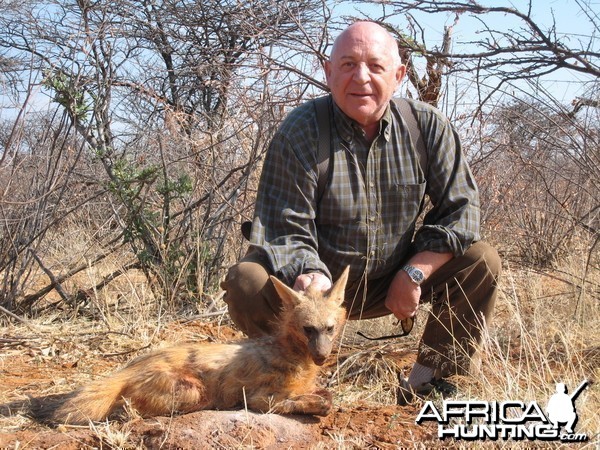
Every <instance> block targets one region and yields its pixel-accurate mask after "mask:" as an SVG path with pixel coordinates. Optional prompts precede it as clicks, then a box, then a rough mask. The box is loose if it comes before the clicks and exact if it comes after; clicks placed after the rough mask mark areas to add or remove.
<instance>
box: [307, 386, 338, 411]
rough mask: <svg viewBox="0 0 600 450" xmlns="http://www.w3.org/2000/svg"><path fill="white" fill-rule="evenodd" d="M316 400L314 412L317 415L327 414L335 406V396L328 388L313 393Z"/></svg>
mask: <svg viewBox="0 0 600 450" xmlns="http://www.w3.org/2000/svg"><path fill="white" fill-rule="evenodd" d="M313 396H314V397H315V400H314V402H313V406H314V410H313V411H311V412H312V414H314V415H316V416H326V415H328V414H329V413H330V412H331V408H332V407H333V396H332V395H331V392H329V391H328V390H327V389H319V390H317V391H315V392H314V393H313Z"/></svg>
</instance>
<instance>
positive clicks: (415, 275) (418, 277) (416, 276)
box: [411, 268, 425, 283]
mask: <svg viewBox="0 0 600 450" xmlns="http://www.w3.org/2000/svg"><path fill="white" fill-rule="evenodd" d="M411 278H412V279H413V280H415V282H416V283H421V281H423V278H425V275H423V272H421V271H420V270H419V269H416V268H413V270H412V274H411Z"/></svg>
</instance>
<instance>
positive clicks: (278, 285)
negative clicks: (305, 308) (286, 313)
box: [269, 275, 302, 308]
mask: <svg viewBox="0 0 600 450" xmlns="http://www.w3.org/2000/svg"><path fill="white" fill-rule="evenodd" d="M269 278H270V279H271V282H272V283H273V286H275V290H276V291H277V295H279V298H280V299H281V301H282V302H283V304H284V306H286V307H290V308H291V307H294V306H296V305H297V304H299V303H300V302H301V301H302V295H301V294H299V293H298V292H296V291H294V290H293V289H292V288H290V287H288V285H286V284H285V283H284V282H283V281H281V280H280V279H279V278H277V277H274V276H273V275H271V276H269Z"/></svg>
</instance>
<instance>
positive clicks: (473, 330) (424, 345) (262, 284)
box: [221, 241, 501, 376]
mask: <svg viewBox="0 0 600 450" xmlns="http://www.w3.org/2000/svg"><path fill="white" fill-rule="evenodd" d="M500 270H501V262H500V257H499V256H498V253H497V252H496V250H495V249H494V248H493V247H491V246H489V245H488V244H486V243H485V242H482V241H480V242H476V243H474V244H473V245H472V246H471V247H470V248H469V249H468V250H467V251H466V252H465V254H464V255H462V256H458V257H456V258H453V259H452V260H450V261H449V262H447V263H446V264H445V265H443V266H442V267H441V268H440V269H438V270H437V271H436V272H435V273H434V274H433V275H431V276H430V277H429V278H428V279H427V280H426V281H425V282H424V283H423V284H422V285H421V291H422V296H421V302H423V303H430V304H431V311H430V313H429V317H428V319H427V323H426V325H425V329H424V332H423V335H422V337H421V342H420V344H419V351H418V355H417V361H418V362H419V363H421V364H422V365H424V366H427V367H430V368H433V369H435V370H436V376H448V375H452V374H456V373H457V374H466V373H468V372H469V370H470V361H471V356H472V355H473V353H474V352H475V350H476V347H477V344H478V343H479V342H480V340H481V334H482V330H483V328H484V326H485V324H486V323H487V322H489V320H490V319H491V316H492V311H493V308H494V303H495V300H496V293H497V279H498V276H499V274H500ZM269 275H270V273H269V270H268V269H267V268H266V264H265V263H264V262H262V261H260V260H259V259H258V258H257V256H256V254H254V253H249V254H247V255H246V256H245V257H244V258H242V259H241V260H240V261H239V262H238V263H237V264H235V265H234V266H232V267H231V268H230V269H229V272H228V274H227V276H226V278H225V280H224V281H223V282H222V283H221V286H222V288H223V289H224V290H225V297H224V300H225V302H226V303H227V305H228V308H229V314H230V316H231V318H232V320H233V321H234V322H235V323H236V325H237V326H238V327H239V328H240V329H241V330H242V331H243V332H245V333H246V334H247V335H248V336H250V337H255V336H261V335H264V334H267V333H271V332H272V331H273V329H274V328H275V327H276V321H277V315H278V314H279V312H280V310H281V300H280V299H279V297H278V296H277V293H276V292H275V288H274V287H273V285H272V283H271V281H270V280H269ZM394 275H395V272H394V273H391V274H390V275H389V276H387V277H383V278H380V279H376V280H368V281H367V283H366V286H365V283H354V284H355V285H356V284H358V287H356V286H354V287H353V288H351V289H347V290H346V301H345V305H346V308H347V310H348V313H349V314H348V316H349V319H350V320H359V319H370V318H375V317H381V316H384V315H387V314H390V311H389V310H388V309H387V308H386V307H385V304H384V301H385V297H386V293H387V290H388V287H389V285H390V283H391V280H392V279H393V277H394Z"/></svg>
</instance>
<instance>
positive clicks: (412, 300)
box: [385, 251, 453, 320]
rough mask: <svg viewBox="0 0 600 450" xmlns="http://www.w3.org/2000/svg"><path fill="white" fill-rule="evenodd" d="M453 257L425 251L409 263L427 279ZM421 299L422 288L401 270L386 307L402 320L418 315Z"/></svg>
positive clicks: (447, 254)
mask: <svg viewBox="0 0 600 450" xmlns="http://www.w3.org/2000/svg"><path fill="white" fill-rule="evenodd" d="M452 257H453V256H452V254H451V253H434V252H430V251H424V252H420V253H417V254H415V255H414V256H413V257H412V258H411V259H410V261H408V263H409V264H410V265H413V266H415V267H417V268H418V269H420V270H421V271H422V272H423V274H424V275H425V279H427V278H429V277H430V276H431V274H432V273H434V272H435V271H436V270H438V269H439V268H440V267H442V266H443V265H444V264H445V263H447V262H448V261H450V260H451V259H452ZM420 299H421V287H420V286H417V285H416V284H415V283H414V282H413V281H412V280H411V279H410V277H409V276H408V274H407V273H406V272H405V271H404V270H401V271H399V272H398V273H397V274H396V275H395V276H394V279H393V280H392V283H391V284H390V287H389V289H388V292H387V296H386V298H385V306H386V308H387V309H389V310H390V311H391V312H392V313H393V314H394V316H396V318H398V319H399V320H402V319H406V318H408V317H413V316H414V315H415V314H417V310H418V309H419V301H420Z"/></svg>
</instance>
